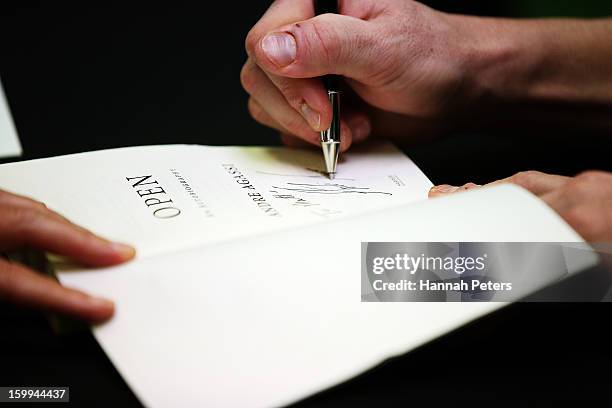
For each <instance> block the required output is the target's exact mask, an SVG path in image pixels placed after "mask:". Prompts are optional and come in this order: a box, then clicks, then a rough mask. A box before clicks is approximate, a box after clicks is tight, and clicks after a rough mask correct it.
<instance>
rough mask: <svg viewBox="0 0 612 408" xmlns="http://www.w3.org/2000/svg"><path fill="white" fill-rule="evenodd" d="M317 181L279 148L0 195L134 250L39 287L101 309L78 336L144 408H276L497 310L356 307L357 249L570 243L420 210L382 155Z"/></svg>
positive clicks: (536, 208)
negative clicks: (28, 200)
mask: <svg viewBox="0 0 612 408" xmlns="http://www.w3.org/2000/svg"><path fill="white" fill-rule="evenodd" d="M321 166H322V163H321V157H320V152H318V151H301V150H292V149H288V148H281V147H208V146H184V145H176V146H151V147H134V148H122V149H114V150H106V151H99V152H92V153H83V154H76V155H70V156H64V157H57V158H51V159H43V160H35V161H30V162H22V163H14V164H8V165H3V166H0V188H2V189H5V190H8V191H12V192H16V193H19V194H23V195H27V196H31V197H33V198H35V199H37V200H40V201H43V202H45V203H46V204H47V205H48V206H49V207H50V208H52V209H54V210H56V211H58V212H59V213H61V214H63V215H65V216H66V217H68V218H69V219H71V220H72V221H74V222H76V223H78V224H81V225H83V226H85V227H87V228H89V229H91V230H93V231H95V232H96V233H98V234H101V235H102V236H106V237H108V238H111V239H114V240H118V241H122V242H127V243H131V244H133V245H134V246H135V247H136V248H137V250H138V255H137V258H136V259H135V260H134V261H133V262H130V263H128V264H125V265H120V266H116V267H111V268H101V269H95V270H92V269H87V270H85V269H83V268H79V267H74V266H72V267H70V268H68V267H62V266H61V265H58V268H57V270H56V272H57V275H58V277H59V279H60V281H61V282H62V283H63V284H65V285H67V286H71V287H75V288H79V289H82V290H85V291H87V292H90V293H92V294H95V295H100V296H105V297H108V298H110V299H113V300H115V302H116V306H117V307H116V315H115V317H114V318H113V319H112V320H111V321H110V322H108V323H106V324H103V325H100V326H98V327H95V328H94V329H93V330H94V334H95V336H96V338H97V340H98V341H99V342H100V344H101V345H102V347H103V348H104V350H105V351H106V353H107V354H108V356H109V357H110V359H111V360H112V361H113V363H114V364H115V365H116V367H117V369H118V371H119V372H120V373H121V374H122V375H123V377H124V378H125V380H126V381H127V383H128V384H129V385H130V386H131V387H132V389H133V391H134V392H135V393H136V395H137V396H138V397H139V398H140V400H141V401H142V402H143V403H144V404H145V405H147V406H150V407H168V406H175V405H176V404H177V401H180V403H178V405H180V406H240V407H247V406H255V407H260V406H277V405H282V404H286V403H290V402H292V401H296V400H298V399H300V398H303V397H306V396H308V395H310V394H312V393H315V392H317V391H321V390H323V389H325V388H327V387H330V386H333V385H335V384H338V383H340V382H342V381H344V380H347V379H349V378H351V377H353V376H355V375H357V374H359V373H360V372H362V371H364V370H366V369H368V368H370V367H372V366H374V365H376V364H377V363H379V362H381V361H382V360H383V359H386V358H388V357H391V356H393V355H396V354H400V353H404V352H406V351H408V350H410V349H413V348H415V347H417V346H419V345H421V344H423V343H425V342H427V341H429V340H431V339H433V338H435V337H437V336H440V335H442V334H444V333H446V332H448V331H450V330H452V329H454V328H457V327H459V326H461V325H463V324H465V323H466V322H469V321H470V320H473V319H475V318H477V317H479V316H482V315H483V314H486V313H488V312H490V311H492V310H494V309H496V308H499V307H501V306H503V304H500V303H365V302H361V299H360V285H361V280H360V279H361V278H360V265H361V255H360V243H361V242H365V241H372V242H373V241H379V242H391V241H395V242H403V241H424V242H427V241H440V242H456V241H506V242H507V241H550V242H580V241H581V239H580V237H579V236H578V235H577V234H576V233H575V232H574V231H573V230H572V229H571V228H569V227H568V226H567V225H566V224H565V223H564V222H563V221H562V220H561V219H560V218H559V217H558V216H557V215H556V214H555V213H554V212H553V211H552V210H550V209H549V208H548V207H547V206H546V205H545V204H543V203H542V202H540V201H539V200H538V199H537V198H535V197H533V196H532V195H531V194H529V193H527V192H525V191H523V190H521V189H519V188H518V187H513V186H501V187H497V188H491V189H482V190H479V191H474V192H470V193H464V194H458V195H455V196H452V197H447V198H441V199H434V200H427V193H428V190H429V188H430V187H431V183H430V181H429V180H428V179H427V177H426V176H425V175H424V174H423V173H422V172H421V171H420V170H419V169H418V167H417V166H416V165H415V164H414V163H413V162H412V161H411V160H410V159H409V158H407V157H406V156H405V155H404V154H403V153H401V152H400V151H399V150H397V149H395V148H394V147H393V146H391V145H388V144H379V145H374V146H369V147H368V148H367V150H359V149H355V150H353V151H351V152H350V153H348V154H346V155H344V156H343V158H342V162H341V163H340V165H339V172H338V174H337V177H336V179H335V180H333V181H330V180H328V179H327V178H326V177H325V176H323V175H322V174H321V173H320V172H319V171H320V169H321Z"/></svg>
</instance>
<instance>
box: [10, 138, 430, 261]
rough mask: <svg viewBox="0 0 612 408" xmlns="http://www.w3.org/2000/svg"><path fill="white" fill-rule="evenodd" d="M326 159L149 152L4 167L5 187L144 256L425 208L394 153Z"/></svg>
mask: <svg viewBox="0 0 612 408" xmlns="http://www.w3.org/2000/svg"><path fill="white" fill-rule="evenodd" d="M322 165H323V163H322V154H321V152H320V151H317V150H312V151H306V150H294V149H289V148H283V147H210V146H186V145H174V146H149V147H134V148H123V149H113V150H106V151H99V152H91V153H83V154H76V155H70V156H63V157H57V158H51V159H43V160H34V161H29V162H22V163H14V164H8V165H4V166H1V167H0V188H2V189H5V190H9V191H13V192H16V193H19V194H23V195H26V196H31V197H33V198H35V199H37V200H40V201H43V202H44V203H45V204H46V205H47V206H48V207H49V208H51V209H54V210H56V211H58V212H59V213H61V214H63V215H65V216H66V217H68V218H69V219H70V220H72V221H74V222H75V223H77V224H80V225H83V226H85V227H87V228H89V229H91V230H92V231H95V232H97V233H99V234H101V235H103V236H106V237H108V238H111V239H114V240H118V241H122V242H126V243H130V244H133V245H135V246H136V248H137V250H138V256H139V257H143V256H148V255H151V254H159V253H165V252H169V251H173V250H177V249H185V248H187V247H194V246H201V245H204V244H207V243H211V242H219V241H223V240H227V239H231V238H236V237H242V236H246V235H249V234H254V233H258V232H263V231H271V230H277V229H283V228H288V227H295V226H298V225H306V224H312V223H318V222H323V221H325V222H327V221H329V220H333V219H337V218H343V217H347V216H352V215H356V214H361V213H364V212H368V211H373V210H380V209H384V208H389V207H394V206H397V205H401V204H406V203H411V202H416V201H420V200H425V199H426V198H427V192H428V190H429V188H430V187H431V185H432V184H431V182H430V181H429V180H428V179H427V177H426V176H425V175H424V174H423V173H422V172H421V171H420V170H419V168H418V167H417V166H416V165H415V164H414V163H413V162H412V161H411V160H410V159H409V158H407V157H406V156H405V155H404V154H403V153H402V152H400V151H399V150H397V149H396V148H395V147H393V146H392V145H390V144H378V145H374V146H370V147H369V148H368V151H367V152H365V151H363V150H359V149H354V150H353V151H352V152H350V153H347V154H345V155H343V156H342V161H341V164H340V165H339V172H338V174H337V177H336V179H335V180H333V181H331V180H329V179H328V178H327V177H326V176H324V175H322V174H320V173H319V172H317V170H319V169H321V168H322Z"/></svg>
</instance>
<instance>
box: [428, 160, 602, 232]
mask: <svg viewBox="0 0 612 408" xmlns="http://www.w3.org/2000/svg"><path fill="white" fill-rule="evenodd" d="M500 183H514V184H517V185H519V186H521V187H523V188H525V189H527V190H529V191H531V192H532V193H533V194H535V195H537V196H538V197H540V198H541V199H542V200H543V201H544V202H545V203H546V204H548V205H549V206H550V207H552V208H553V209H554V210H555V211H556V212H558V213H559V215H561V217H563V219H564V220H565V221H567V223H568V224H570V225H571V226H572V227H573V228H574V229H575V230H576V231H577V232H578V233H579V234H580V235H582V237H583V238H584V239H586V240H587V241H591V242H609V241H611V240H612V173H607V172H603V171H587V172H584V173H582V174H579V175H578V176H576V177H565V176H557V175H552V174H546V173H540V172H538V171H524V172H520V173H517V174H515V175H513V176H511V177H508V178H505V179H502V180H498V181H495V182H493V183H490V184H488V185H495V184H500ZM478 187H481V186H479V185H478V184H474V183H468V184H465V185H463V186H462V187H455V186H449V185H439V186H435V187H433V188H432V189H431V191H430V192H429V196H430V197H436V196H441V195H445V194H452V193H457V192H461V191H466V190H471V189H473V188H478Z"/></svg>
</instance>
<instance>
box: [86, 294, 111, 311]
mask: <svg viewBox="0 0 612 408" xmlns="http://www.w3.org/2000/svg"><path fill="white" fill-rule="evenodd" d="M88 302H89V304H90V305H92V306H94V307H104V308H107V309H108V308H114V307H115V303H114V302H113V301H111V300H108V299H104V298H101V297H97V296H89V299H88Z"/></svg>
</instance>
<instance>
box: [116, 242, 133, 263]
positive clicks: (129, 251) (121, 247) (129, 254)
mask: <svg viewBox="0 0 612 408" xmlns="http://www.w3.org/2000/svg"><path fill="white" fill-rule="evenodd" d="M110 245H111V248H112V249H113V251H115V252H118V253H119V254H121V258H123V259H132V258H133V257H134V255H135V254H136V250H135V249H134V247H132V246H130V245H126V244H121V243H119V242H111V244H110Z"/></svg>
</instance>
